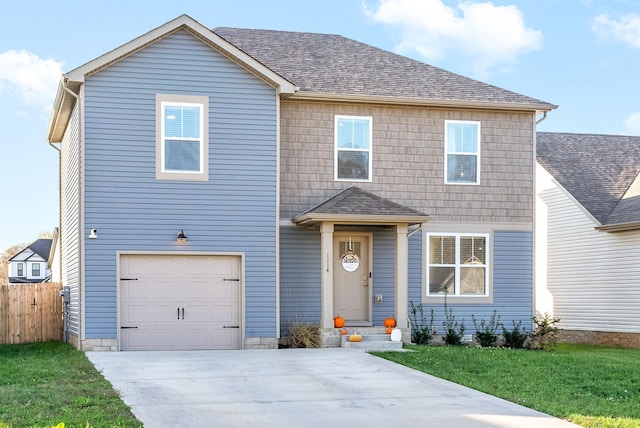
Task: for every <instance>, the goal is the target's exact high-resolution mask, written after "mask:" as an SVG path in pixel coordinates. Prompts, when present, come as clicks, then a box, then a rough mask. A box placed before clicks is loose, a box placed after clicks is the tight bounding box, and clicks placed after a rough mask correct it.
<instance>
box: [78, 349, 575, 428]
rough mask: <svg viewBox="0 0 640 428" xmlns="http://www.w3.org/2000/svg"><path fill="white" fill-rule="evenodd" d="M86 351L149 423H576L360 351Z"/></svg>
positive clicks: (554, 426)
mask: <svg viewBox="0 0 640 428" xmlns="http://www.w3.org/2000/svg"><path fill="white" fill-rule="evenodd" d="M87 356H88V357H89V359H90V360H91V361H92V362H93V364H94V365H95V366H96V368H97V369H98V370H100V371H101V372H102V374H103V375H104V376H105V377H106V378H107V379H108V380H109V381H110V382H111V383H112V384H113V386H114V388H115V389H116V390H118V391H120V393H121V395H122V397H123V399H124V401H125V402H126V403H127V404H128V405H129V406H131V408H132V411H133V413H134V414H135V415H136V417H138V419H139V420H140V421H142V422H143V423H144V425H145V427H149V428H159V427H176V426H183V427H247V426H259V427H262V428H269V427H274V428H275V427H278V428H283V427H328V426H330V427H335V428H338V427H359V426H366V427H398V428H400V427H423V426H432V427H500V428H507V427H514V428H515V427H527V428H535V427H544V428H561V427H567V428H568V427H575V426H576V425H573V424H570V423H568V422H565V421H562V420H560V419H556V418H553V417H551V416H548V415H545V414H542V413H538V412H535V411H533V410H530V409H527V408H525V407H522V406H519V405H516V404H513V403H510V402H507V401H504V400H501V399H498V398H495V397H492V396H490V395H486V394H483V393H480V392H478V391H475V390H472V389H469V388H465V387H462V386H460V385H457V384H454V383H451V382H448V381H444V380H441V379H438V378H435V377H433V376H430V375H427V374H424V373H422V372H418V371H415V370H413V369H409V368H407V367H404V366H401V365H398V364H395V363H392V362H390V361H386V360H383V359H381V358H377V357H374V356H372V355H370V354H367V353H366V352H364V351H361V350H351V349H341V348H325V349H281V350H255V351H188V352H181V351H174V352H171V351H167V352H155V351H154V352H146V351H145V352H133V351H131V352H88V353H87Z"/></svg>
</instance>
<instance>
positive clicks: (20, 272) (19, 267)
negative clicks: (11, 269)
mask: <svg viewBox="0 0 640 428" xmlns="http://www.w3.org/2000/svg"><path fill="white" fill-rule="evenodd" d="M16 268H17V271H18V272H17V274H18V276H24V263H18V265H17V266H16Z"/></svg>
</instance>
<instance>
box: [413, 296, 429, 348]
mask: <svg viewBox="0 0 640 428" xmlns="http://www.w3.org/2000/svg"><path fill="white" fill-rule="evenodd" d="M409 304H410V305H411V341H412V342H413V343H415V344H417V345H428V344H429V343H430V342H431V339H433V309H431V319H430V320H429V324H427V320H426V319H425V317H424V309H423V308H422V304H420V305H418V306H416V305H414V304H413V300H410V301H409Z"/></svg>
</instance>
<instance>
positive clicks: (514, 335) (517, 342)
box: [502, 320, 529, 349]
mask: <svg viewBox="0 0 640 428" xmlns="http://www.w3.org/2000/svg"><path fill="white" fill-rule="evenodd" d="M511 322H512V323H513V329H512V330H507V329H506V328H505V326H504V324H503V325H502V337H503V338H504V346H505V347H507V348H513V349H522V348H524V345H525V342H526V341H527V339H528V338H529V333H527V332H526V331H525V330H524V329H523V328H522V321H518V324H516V322H515V321H513V320H512V321H511Z"/></svg>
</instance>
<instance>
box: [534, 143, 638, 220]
mask: <svg viewBox="0 0 640 428" xmlns="http://www.w3.org/2000/svg"><path fill="white" fill-rule="evenodd" d="M537 158H538V162H539V163H540V165H542V166H543V167H544V168H545V169H546V170H547V171H548V172H549V173H550V174H551V175H552V176H553V177H554V178H555V179H556V181H558V183H560V185H562V187H564V188H565V189H566V190H567V191H568V192H569V193H570V194H571V195H572V196H573V197H574V198H575V199H576V200H577V201H578V202H579V203H580V204H581V205H582V206H583V207H584V208H585V209H586V210H587V211H589V212H590V213H591V214H592V215H593V216H594V217H595V218H596V219H597V220H598V221H599V222H600V223H601V224H603V225H612V224H620V223H631V222H638V221H640V193H639V194H638V195H636V194H635V193H637V192H636V191H635V190H634V189H636V186H632V184H634V181H636V179H637V178H638V174H639V173H640V137H631V136H621V135H593V134H565V133H552V132H538V134H537Z"/></svg>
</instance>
